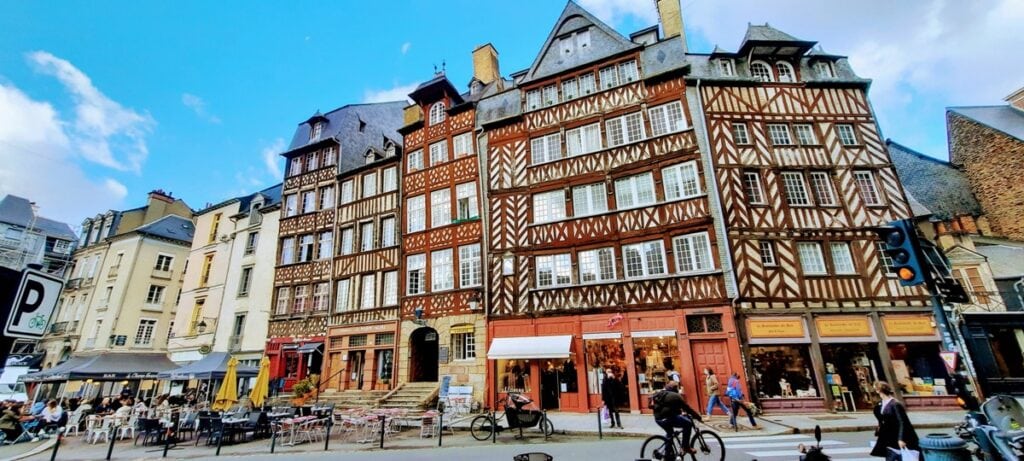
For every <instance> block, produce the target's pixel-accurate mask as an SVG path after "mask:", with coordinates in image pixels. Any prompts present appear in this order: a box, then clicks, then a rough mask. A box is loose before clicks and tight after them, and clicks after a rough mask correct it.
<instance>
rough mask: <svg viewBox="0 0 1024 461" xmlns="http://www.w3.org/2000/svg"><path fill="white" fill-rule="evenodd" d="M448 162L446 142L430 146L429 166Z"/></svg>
mask: <svg viewBox="0 0 1024 461" xmlns="http://www.w3.org/2000/svg"><path fill="white" fill-rule="evenodd" d="M447 161H448V141H438V142H435V143H433V144H431V145H430V166H434V165H440V164H442V163H444V162H447Z"/></svg>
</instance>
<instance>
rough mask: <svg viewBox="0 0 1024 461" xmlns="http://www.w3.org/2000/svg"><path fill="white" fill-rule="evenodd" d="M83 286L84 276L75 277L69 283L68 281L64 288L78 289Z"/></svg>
mask: <svg viewBox="0 0 1024 461" xmlns="http://www.w3.org/2000/svg"><path fill="white" fill-rule="evenodd" d="M81 286H82V278H81V277H78V278H73V279H71V280H68V283H67V285H66V286H65V287H64V288H66V289H68V290H77V289H78V288H79V287H81Z"/></svg>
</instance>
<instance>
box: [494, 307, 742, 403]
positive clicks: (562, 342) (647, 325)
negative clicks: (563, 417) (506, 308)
mask: <svg viewBox="0 0 1024 461" xmlns="http://www.w3.org/2000/svg"><path fill="white" fill-rule="evenodd" d="M488 338H489V344H488V359H489V366H488V379H487V383H488V386H489V388H488V391H487V399H488V403H489V404H493V402H494V399H495V396H496V395H497V396H498V397H501V396H504V395H505V393H507V392H510V391H512V392H521V393H524V394H526V395H528V396H530V398H532V399H533V400H534V401H535V402H537V404H538V405H539V406H540V407H541V408H544V409H547V410H562V411H572V412H589V411H591V410H594V409H597V408H600V407H601V406H602V405H603V402H602V399H601V384H602V382H603V380H604V370H606V369H611V370H613V371H614V372H615V374H616V376H618V377H620V379H622V380H623V381H624V383H623V384H624V386H623V387H624V388H625V395H623V396H620V398H619V400H620V401H622V402H625V403H624V404H623V406H622V407H620V410H621V411H631V412H649V411H650V410H649V409H648V408H647V396H648V395H649V394H651V393H654V392H657V391H658V390H660V389H662V388H664V386H665V383H666V382H668V380H669V376H670V375H671V374H672V372H678V373H679V374H680V381H681V384H682V387H683V394H684V396H685V397H686V400H687V402H688V403H689V404H690V405H691V406H694V408H703V407H705V406H706V405H707V394H706V392H705V388H704V379H703V374H702V370H703V368H704V367H710V368H712V369H713V370H714V371H715V373H716V374H717V375H718V376H719V377H720V379H721V380H723V381H724V380H725V377H726V376H728V375H729V374H730V373H732V372H734V371H735V372H738V373H741V375H742V365H741V360H740V353H739V342H738V340H737V336H736V328H735V325H734V324H733V321H732V314H731V308H729V307H718V308H707V309H691V310H683V309H675V310H663V311H648V312H632V313H623V314H595V315H583V316H560V317H548V318H537V319H515V320H492V321H491V322H489V324H488Z"/></svg>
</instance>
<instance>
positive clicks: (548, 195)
mask: <svg viewBox="0 0 1024 461" xmlns="http://www.w3.org/2000/svg"><path fill="white" fill-rule="evenodd" d="M564 218H565V191H564V190H562V189H557V190H553V191H549V192H541V193H539V194H533V222H536V223H541V222H549V221H556V220H559V219H564Z"/></svg>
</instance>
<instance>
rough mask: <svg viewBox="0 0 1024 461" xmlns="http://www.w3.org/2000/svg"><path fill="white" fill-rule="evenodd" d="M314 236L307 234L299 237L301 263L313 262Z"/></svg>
mask: <svg viewBox="0 0 1024 461" xmlns="http://www.w3.org/2000/svg"><path fill="white" fill-rule="evenodd" d="M313 243H314V242H313V234H306V235H303V236H300V237H299V262H302V263H304V262H309V261H312V260H313Z"/></svg>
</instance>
